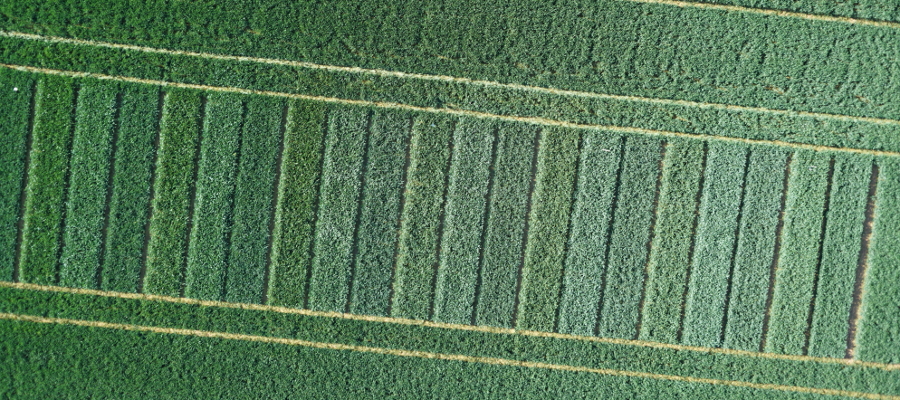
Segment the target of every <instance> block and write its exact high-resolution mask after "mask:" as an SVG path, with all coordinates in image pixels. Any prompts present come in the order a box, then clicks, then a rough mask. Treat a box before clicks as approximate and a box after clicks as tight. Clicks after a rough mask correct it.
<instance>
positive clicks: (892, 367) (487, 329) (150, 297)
mask: <svg viewBox="0 0 900 400" xmlns="http://www.w3.org/2000/svg"><path fill="white" fill-rule="evenodd" d="M0 287H6V288H13V289H21V290H37V291H44V292H58V293H72V294H82V295H93V296H103V297H115V298H122V299H133V300H145V301H159V302H167V303H180V304H193V305H198V306H204V307H222V308H236V309H244V310H256V311H267V312H276V313H283V314H298V315H306V316H312V317H323V318H340V319H349V320H357V321H368V322H377V323H387V324H399V325H416V326H425V327H430V328H438V329H453V330H463V331H474V332H484V333H493V334H503V335H521V336H533V337H543V338H553V339H561V340H580V341H586V342H596V343H606V344H614V345H622V346H638V347H649V348H657V349H667V350H675V351H693V352H702V353H710V354H725V355H731V356H739V357H754V358H767V359H776V360H789V361H799V362H814V363H825V364H841V365H846V366H850V367H859V368H875V369H881V370H886V371H898V370H900V364H885V363H877V362H868V361H859V360H848V359H844V358H830V357H811V356H799V355H789V354H775V353H760V352H753V351H744V350H732V349H724V348H714V347H700V346H685V345H679V344H670V343H659V342H651V341H645V340H629V339H616V338H604V337H595V336H580V335H570V334H564V333H554V332H541V331H531V330H519V329H509V328H497V327H491V326H474V325H463V324H450V323H444V322H433V321H425V320H417V319H407V318H394V317H380V316H374V315H358V314H349V313H338V312H329V311H313V310H307V309H298V308H289V307H279V306H270V305H263V304H249V303H229V302H222V301H212V300H198V299H189V298H184V297H170V296H160V295H154V294H139V293H124V292H110V291H102V290H94V289H80V288H69V287H62V286H46V285H37V284H33V283H22V282H4V281H0Z"/></svg>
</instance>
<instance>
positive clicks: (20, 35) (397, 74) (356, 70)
mask: <svg viewBox="0 0 900 400" xmlns="http://www.w3.org/2000/svg"><path fill="white" fill-rule="evenodd" d="M624 1H631V2H642V3H653V4H666V5H676V6H679V7H695V4H708V3H687V2H680V1H670V0H624ZM696 7H700V6H696ZM720 7H725V8H729V7H733V8H737V9H741V10H742V9H744V8H742V7H734V6H718V5H716V7H712V8H720ZM701 8H702V7H701ZM729 9H730V8H729ZM773 13H778V12H776V11H773ZM763 14H766V13H763ZM835 18H837V17H835ZM895 25H897V26H896V27H897V28H898V29H900V23H898V24H895ZM0 37H8V38H15V39H23V40H33V41H41V42H45V43H61V44H71V45H76V46H93V47H104V48H110V49H117V50H129V51H137V52H142V53H154V54H166V55H175V56H187V57H197V58H205V59H211V60H223V61H237V62H248V63H257V64H269V65H281V66H289V67H295V68H306V69H314V70H324V71H332V72H346V73H353V74H363V75H374V76H381V77H390V78H403V79H414V80H415V79H418V80H424V81H438V82H449V83H457V84H466V85H474V86H482V87H492V88H501V89H509V90H516V91H526V92H535V93H544V94H551V95H557V96H563V97H581V98H593V99H605V100H618V101H628V102H635V103H647V104H662V105H670V106H682V107H696V108H710V109H716V110H727V111H740V112H753V113H759V114H776V115H785V116H789V117H794V118H797V117H801V118H817V119H827V120H836V121H844V122H856V123H859V122H865V123H872V124H879V125H898V126H900V120H898V119H890V118H876V117H860V116H852V115H844V114H833V113H821V112H811V111H794V110H782V109H776V108H767V107H750V106H739V105H733V104H722V103H707V102H699V101H690V100H675V99H665V98H655V97H643V96H631V95H616V94H608V93H597V92H586V91H579V90H567V89H556V88H551V87H542V86H530V85H522V84H517V83H502V82H496V81H488V80H480V79H472V78H465V77H457V76H450V75H432V74H421V73H413V72H403V71H391V70H386V69H378V68H362V67H347V66H339V65H328V64H318V63H313V62H308V61H291V60H282V59H276V58H264V57H250V56H235V55H228V54H216V53H207V52H194V51H186V50H170V49H164V48H156V47H148V46H138V45H130V44H120V43H111V42H102V41H95V40H86V39H74V38H65V37H60V36H49V35H48V36H45V35H36V34H32V33H24V32H17V31H0Z"/></svg>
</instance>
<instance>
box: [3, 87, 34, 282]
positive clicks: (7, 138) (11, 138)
mask: <svg viewBox="0 0 900 400" xmlns="http://www.w3.org/2000/svg"><path fill="white" fill-rule="evenodd" d="M34 90H35V83H34V76H33V75H28V74H22V73H19V72H14V71H2V72H0V104H4V112H3V115H2V116H0V143H4V145H3V146H0V280H4V281H12V280H13V277H14V276H16V274H17V272H16V271H15V269H16V266H17V265H18V263H17V261H18V260H16V256H17V255H18V249H19V243H18V238H19V223H20V222H21V221H20V218H21V215H22V214H21V209H22V198H23V197H22V193H23V185H24V183H25V175H26V174H27V173H28V171H27V168H28V166H27V164H26V163H27V160H28V152H29V151H30V150H31V149H29V145H30V144H31V143H30V141H31V139H29V136H30V135H31V132H30V130H31V118H32V112H33V111H34V110H33V109H32V107H33V104H34V97H35V94H34Z"/></svg>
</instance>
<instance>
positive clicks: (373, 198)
mask: <svg viewBox="0 0 900 400" xmlns="http://www.w3.org/2000/svg"><path fill="white" fill-rule="evenodd" d="M411 118H412V116H411V115H409V114H407V113H397V112H376V113H374V115H373V116H372V129H371V131H370V132H369V144H368V145H369V148H368V150H367V154H368V156H367V160H368V165H366V177H365V182H366V186H365V187H364V188H363V194H362V208H361V210H360V212H361V214H360V216H359V227H358V228H357V229H359V231H358V233H357V235H356V241H357V244H356V245H357V248H358V249H359V254H358V256H357V257H356V265H355V266H354V275H353V293H352V294H351V296H352V298H351V299H350V312H353V313H357V314H369V315H387V313H388V309H389V308H390V300H391V299H390V288H391V274H392V271H393V266H394V258H395V252H396V250H397V236H398V235H397V233H398V230H399V229H400V212H401V210H400V201H401V198H402V196H403V193H402V190H403V183H404V178H405V177H404V174H405V172H406V171H405V167H406V155H407V150H408V149H407V148H408V147H409V137H410V122H411Z"/></svg>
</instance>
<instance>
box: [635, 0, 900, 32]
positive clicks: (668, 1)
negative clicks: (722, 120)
mask: <svg viewBox="0 0 900 400" xmlns="http://www.w3.org/2000/svg"><path fill="white" fill-rule="evenodd" d="M624 1H631V2H635V3H649V4H664V5H668V6H676V7H682V8H688V7H690V8H703V9H707V10H721V11H735V12H745V13H753V14H762V15H772V16H776V17H787V18H800V19H808V20H813V21H825V22H840V23H845V24H853V25H866V26H875V27H879V28H892V29H900V23H897V22H890V21H875V20H871V19H858V18H850V17H835V16H831V15H820V14H806V13H800V12H793V11H784V10H773V9H769V8H752V7H741V6H731V5H725V4H713V3H695V2H689V1H676V0H624Z"/></svg>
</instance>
